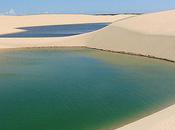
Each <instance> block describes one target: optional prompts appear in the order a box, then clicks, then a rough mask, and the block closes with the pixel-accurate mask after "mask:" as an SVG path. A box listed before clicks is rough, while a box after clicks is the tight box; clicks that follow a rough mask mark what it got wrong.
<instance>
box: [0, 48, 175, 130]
mask: <svg viewBox="0 0 175 130" xmlns="http://www.w3.org/2000/svg"><path fill="white" fill-rule="evenodd" d="M174 102H175V64H173V63H168V62H164V61H159V60H155V59H149V58H143V57H136V56H128V55H122V54H114V53H109V52H102V51H96V50H91V49H83V48H72V49H64V48H62V49H28V50H27V49H24V50H6V51H0V130H111V129H113V128H117V127H120V126H122V125H124V124H126V123H129V122H131V121H134V120H137V119H139V118H142V117H144V116H146V115H148V114H151V113H153V112H155V111H158V110H160V109H162V108H164V107H166V106H168V105H171V104H173V103H174Z"/></svg>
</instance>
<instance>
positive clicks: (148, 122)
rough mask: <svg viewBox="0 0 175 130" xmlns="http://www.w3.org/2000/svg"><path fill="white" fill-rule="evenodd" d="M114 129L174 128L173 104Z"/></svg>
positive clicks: (161, 129)
mask: <svg viewBox="0 0 175 130" xmlns="http://www.w3.org/2000/svg"><path fill="white" fill-rule="evenodd" d="M116 130H175V105H174V106H171V107H169V108H167V109H165V110H162V111H160V112H158V113H155V114H153V115H151V116H148V117H145V118H143V119H141V120H138V121H136V122H134V123H131V124H129V125H126V126H124V127H122V128H119V129H116Z"/></svg>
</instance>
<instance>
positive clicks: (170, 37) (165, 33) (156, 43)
mask: <svg viewBox="0 0 175 130" xmlns="http://www.w3.org/2000/svg"><path fill="white" fill-rule="evenodd" d="M20 17H21V18H19V17H14V18H12V17H7V16H1V17H0V28H3V29H1V30H0V34H6V33H12V32H18V31H21V30H16V29H15V28H17V27H26V26H41V25H55V24H57V25H58V24H72V23H94V22H112V21H115V22H114V23H113V24H111V25H110V26H108V27H105V28H104V29H101V30H98V31H95V32H91V33H88V34H82V35H78V36H71V37H66V38H0V48H18V47H52V46H57V47H59V46H86V47H91V48H97V49H103V50H110V51H116V52H126V53H133V54H141V55H145V56H152V57H157V58H162V59H168V60H172V61H175V11H174V10H172V11H165V12H160V13H153V14H145V15H140V16H135V17H131V16H127V15H119V16H81V15H80V16H75V15H73V16H70V17H69V18H68V16H64V15H63V17H62V16H59V18H58V19H57V18H55V16H30V18H29V16H20ZM51 17H52V18H51ZM64 17H65V18H64ZM18 18H19V19H18ZM48 18H49V19H48ZM12 19H13V21H14V22H13V21H11V20H12ZM56 19H57V20H56ZM60 19H61V20H60ZM36 21H37V22H36ZM118 130H175V106H172V107H169V108H167V109H165V110H163V111H161V112H158V113H155V114H153V115H150V116H148V117H145V118H144V119H141V120H139V121H137V122H134V123H131V124H129V125H127V126H124V127H122V128H120V129H118Z"/></svg>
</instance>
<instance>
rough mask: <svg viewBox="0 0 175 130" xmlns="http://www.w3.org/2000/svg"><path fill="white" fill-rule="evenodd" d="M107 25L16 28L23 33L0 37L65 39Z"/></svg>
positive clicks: (89, 24)
mask: <svg viewBox="0 0 175 130" xmlns="http://www.w3.org/2000/svg"><path fill="white" fill-rule="evenodd" d="M107 25H109V23H88V24H69V25H51V26H35V27H23V28H17V29H21V30H24V32H19V33H11V34H4V35H0V37H2V38H14V37H18V38H23V37H29V38H32V37H65V36H73V35H79V34H83V33H88V32H92V31H96V30H99V29H101V28H104V27H106V26H107Z"/></svg>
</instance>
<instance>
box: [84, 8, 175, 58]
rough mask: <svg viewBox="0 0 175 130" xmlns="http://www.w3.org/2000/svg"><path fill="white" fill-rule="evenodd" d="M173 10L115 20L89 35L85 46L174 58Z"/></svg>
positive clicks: (174, 25)
mask: <svg viewBox="0 0 175 130" xmlns="http://www.w3.org/2000/svg"><path fill="white" fill-rule="evenodd" d="M174 16H175V11H174V10H173V11H167V12H160V13H153V14H145V15H140V16H137V17H133V18H129V19H126V20H122V21H118V22H115V23H113V24H111V25H110V26H109V27H106V28H105V29H103V30H100V31H98V32H97V33H94V34H93V35H91V38H90V40H89V41H88V43H87V46H89V47H93V48H100V49H105V50H112V51H120V52H129V53H134V54H142V55H146V56H153V57H159V58H164V59H169V60H173V61H175V36H174V35H175V24H174V23H175V17H174Z"/></svg>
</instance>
